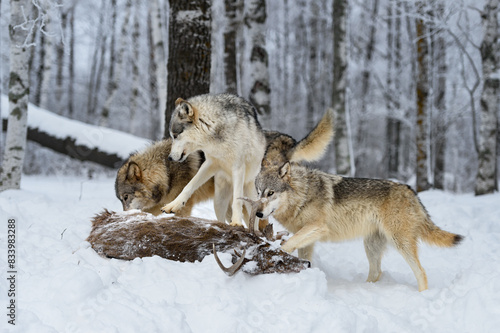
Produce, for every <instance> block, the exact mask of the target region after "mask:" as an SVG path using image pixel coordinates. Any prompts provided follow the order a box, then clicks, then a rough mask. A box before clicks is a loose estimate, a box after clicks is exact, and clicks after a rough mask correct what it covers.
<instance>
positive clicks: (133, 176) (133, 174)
mask: <svg viewBox="0 0 500 333" xmlns="http://www.w3.org/2000/svg"><path fill="white" fill-rule="evenodd" d="M126 179H127V180H137V181H141V180H142V171H141V168H139V165H138V164H137V163H135V162H130V163H129V164H128V169H127V178H126Z"/></svg>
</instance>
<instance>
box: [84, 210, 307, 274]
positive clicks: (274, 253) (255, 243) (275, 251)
mask: <svg viewBox="0 0 500 333" xmlns="http://www.w3.org/2000/svg"><path fill="white" fill-rule="evenodd" d="M87 241H88V242H89V243H90V244H91V246H92V248H93V249H94V250H95V251H96V252H97V253H99V254H100V255H102V256H105V257H108V258H117V259H125V260H132V259H134V258H142V257H151V256H154V255H157V256H160V257H163V258H166V259H170V260H175V261H182V262H184V261H189V262H194V261H196V260H198V261H201V260H202V259H203V258H204V257H205V256H207V255H209V254H211V253H214V254H215V259H216V260H217V262H218V264H219V266H221V268H222V269H223V270H224V271H225V272H226V273H228V274H229V275H232V274H234V273H235V272H236V271H238V270H239V269H241V270H242V271H243V272H245V273H248V274H252V275H255V274H265V273H290V272H300V271H301V270H304V269H306V268H308V267H310V263H309V262H308V261H306V260H302V259H299V258H297V257H294V256H292V255H290V254H288V253H286V252H284V251H282V250H281V249H280V248H279V245H276V244H275V243H273V242H271V241H268V240H265V239H263V238H260V237H258V236H257V235H255V234H253V233H250V232H248V231H247V230H245V229H244V228H243V227H233V226H230V225H228V224H225V223H220V222H216V221H211V220H206V219H202V218H196V217H177V216H165V215H163V216H162V215H160V216H153V215H151V214H148V213H144V212H140V211H127V212H120V213H116V212H109V211H107V210H105V211H104V212H102V213H100V214H99V215H97V216H95V217H94V218H93V220H92V231H91V232H90V235H89V237H88V238H87ZM233 251H234V252H233ZM216 252H230V253H231V254H232V255H233V264H234V265H233V266H232V267H230V268H225V267H224V266H223V265H222V264H221V263H220V261H219V258H218V257H217V253H216Z"/></svg>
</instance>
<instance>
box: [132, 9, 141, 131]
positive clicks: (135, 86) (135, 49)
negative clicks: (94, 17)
mask: <svg viewBox="0 0 500 333" xmlns="http://www.w3.org/2000/svg"><path fill="white" fill-rule="evenodd" d="M132 15H134V22H133V27H132V59H133V61H132V93H131V94H130V101H129V105H130V127H129V128H130V131H129V132H130V133H132V134H136V132H135V130H136V128H135V126H134V124H135V121H134V120H135V119H134V118H135V117H136V116H137V109H138V108H139V103H138V100H139V89H140V87H139V86H140V81H139V65H138V61H139V60H138V59H139V37H140V32H139V30H140V26H139V18H138V15H139V8H138V7H136V10H134V11H133V14H132ZM139 123H140V122H139Z"/></svg>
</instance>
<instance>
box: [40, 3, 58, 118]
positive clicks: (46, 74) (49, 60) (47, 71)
mask: <svg viewBox="0 0 500 333" xmlns="http://www.w3.org/2000/svg"><path fill="white" fill-rule="evenodd" d="M52 15H53V12H52V11H50V8H49V9H47V12H46V14H45V27H42V28H41V31H40V32H41V33H42V34H43V35H44V38H45V39H44V40H45V43H44V45H43V47H44V51H45V57H44V59H43V72H42V73H40V74H41V76H42V80H41V82H40V83H39V84H40V104H39V106H40V107H42V108H44V109H49V106H50V104H49V100H50V96H51V93H52V90H53V86H52V64H53V63H54V51H55V50H54V47H55V46H54V33H53V24H54V23H53V22H54V18H53V17H52Z"/></svg>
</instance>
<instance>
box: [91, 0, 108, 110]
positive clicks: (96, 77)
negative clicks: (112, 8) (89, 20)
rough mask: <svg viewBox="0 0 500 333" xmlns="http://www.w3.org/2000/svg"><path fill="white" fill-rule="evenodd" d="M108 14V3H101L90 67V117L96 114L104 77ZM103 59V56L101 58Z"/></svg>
mask: <svg viewBox="0 0 500 333" xmlns="http://www.w3.org/2000/svg"><path fill="white" fill-rule="evenodd" d="M105 12H106V2H105V1H103V2H102V3H101V9H100V13H99V26H98V28H97V33H96V38H95V40H96V42H95V49H94V54H93V56H92V65H91V66H90V76H89V89H88V96H87V114H88V115H89V116H93V115H94V114H95V112H96V107H97V105H96V101H97V97H96V96H97V94H98V92H99V89H98V86H99V85H100V84H98V82H100V78H101V77H102V73H100V72H99V53H102V49H104V45H105V44H106V36H105V35H104V33H103V30H104V14H105ZM101 59H102V56H101Z"/></svg>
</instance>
